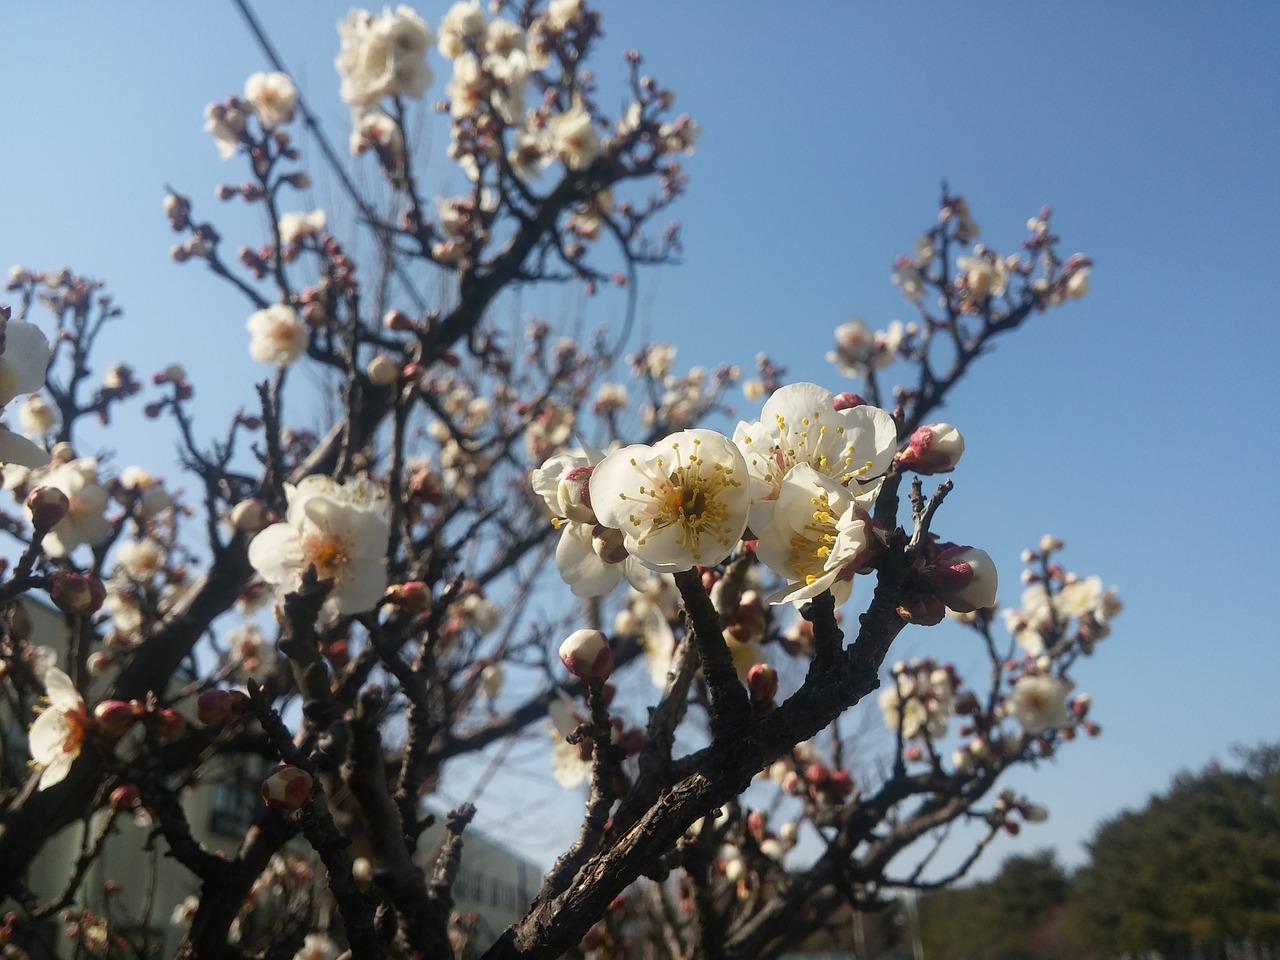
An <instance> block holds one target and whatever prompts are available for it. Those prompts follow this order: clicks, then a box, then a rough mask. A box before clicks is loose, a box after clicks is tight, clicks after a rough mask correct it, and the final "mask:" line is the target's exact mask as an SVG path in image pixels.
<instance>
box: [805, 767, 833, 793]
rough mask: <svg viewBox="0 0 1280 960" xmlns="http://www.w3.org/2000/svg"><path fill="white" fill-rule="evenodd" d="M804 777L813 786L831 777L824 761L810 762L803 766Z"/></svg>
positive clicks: (819, 784)
mask: <svg viewBox="0 0 1280 960" xmlns="http://www.w3.org/2000/svg"><path fill="white" fill-rule="evenodd" d="M804 778H805V780H806V781H808V782H809V783H811V784H813V785H814V786H815V787H817V786H821V785H822V784H824V783H826V782H827V781H828V780H830V779H831V771H830V770H829V769H827V765H826V764H825V763H811V764H809V765H808V766H807V767H805V768H804Z"/></svg>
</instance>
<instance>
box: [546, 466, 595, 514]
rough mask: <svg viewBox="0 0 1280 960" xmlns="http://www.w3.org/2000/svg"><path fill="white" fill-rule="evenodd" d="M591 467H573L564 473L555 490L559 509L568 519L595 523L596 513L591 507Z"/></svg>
mask: <svg viewBox="0 0 1280 960" xmlns="http://www.w3.org/2000/svg"><path fill="white" fill-rule="evenodd" d="M592 470H593V468H592V467H574V468H573V469H572V470H570V471H569V472H568V473H566V474H565V475H564V477H563V479H561V481H560V486H559V487H558V488H557V490H556V499H557V500H558V501H559V504H560V509H561V511H562V512H563V513H564V515H565V516H566V517H568V518H569V519H570V520H577V521H578V522H579V523H595V522H596V513H595V511H594V510H593V509H592V508H591V488H590V481H591V472H592Z"/></svg>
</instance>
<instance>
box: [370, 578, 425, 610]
mask: <svg viewBox="0 0 1280 960" xmlns="http://www.w3.org/2000/svg"><path fill="white" fill-rule="evenodd" d="M382 598H383V599H384V600H386V601H387V603H391V604H394V605H395V606H397V607H400V608H401V609H402V610H405V611H406V612H408V613H421V612H422V611H423V610H426V609H428V608H429V607H430V606H431V588H430V587H428V586H427V585H426V584H425V583H423V582H422V581H421V580H410V581H409V582H408V583H393V584H392V585H391V586H389V587H387V592H386V593H384V594H383V596H382Z"/></svg>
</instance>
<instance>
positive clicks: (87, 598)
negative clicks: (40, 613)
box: [49, 570, 107, 617]
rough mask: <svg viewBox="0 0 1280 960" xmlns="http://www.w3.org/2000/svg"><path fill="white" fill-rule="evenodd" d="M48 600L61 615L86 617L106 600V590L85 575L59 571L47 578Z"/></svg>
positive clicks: (100, 583) (95, 578)
mask: <svg viewBox="0 0 1280 960" xmlns="http://www.w3.org/2000/svg"><path fill="white" fill-rule="evenodd" d="M49 599H50V600H52V601H53V605H54V606H55V607H57V608H58V609H59V610H61V611H62V612H63V613H70V614H75V615H78V616H82V617H87V616H89V615H90V614H93V613H96V612H97V611H98V609H99V608H100V607H101V606H102V602H103V601H104V600H106V599H107V588H106V587H104V586H103V585H102V581H101V580H99V579H98V578H97V577H92V576H90V575H89V574H87V573H71V572H70V571H68V570H59V571H57V572H56V573H53V574H51V575H50V577H49Z"/></svg>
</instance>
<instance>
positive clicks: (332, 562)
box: [302, 534, 351, 580]
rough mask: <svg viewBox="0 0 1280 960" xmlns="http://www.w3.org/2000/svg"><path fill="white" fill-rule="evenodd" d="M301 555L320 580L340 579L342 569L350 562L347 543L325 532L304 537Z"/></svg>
mask: <svg viewBox="0 0 1280 960" xmlns="http://www.w3.org/2000/svg"><path fill="white" fill-rule="evenodd" d="M302 556H303V558H304V559H305V560H306V562H307V563H309V564H311V565H313V566H314V567H315V568H316V573H317V575H319V577H320V579H322V580H341V579H342V571H343V570H344V569H345V568H346V566H347V564H348V563H350V562H351V554H350V552H349V551H348V550H347V545H346V544H345V543H344V542H343V541H342V540H341V539H340V538H338V537H334V536H329V535H326V534H315V535H313V536H310V537H304V538H303V540H302Z"/></svg>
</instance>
